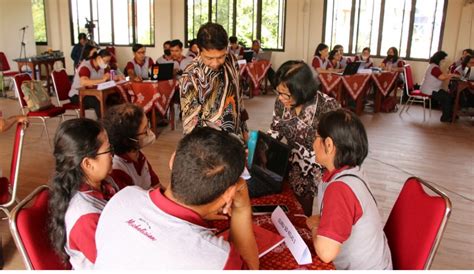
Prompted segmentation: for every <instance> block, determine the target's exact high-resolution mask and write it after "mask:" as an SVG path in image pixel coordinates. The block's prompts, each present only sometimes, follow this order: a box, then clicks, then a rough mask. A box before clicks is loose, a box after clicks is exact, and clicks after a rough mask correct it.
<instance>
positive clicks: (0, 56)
mask: <svg viewBox="0 0 474 274" xmlns="http://www.w3.org/2000/svg"><path fill="white" fill-rule="evenodd" d="M9 70H10V64H8V59H7V57H6V56H5V53H3V52H2V51H0V71H9Z"/></svg>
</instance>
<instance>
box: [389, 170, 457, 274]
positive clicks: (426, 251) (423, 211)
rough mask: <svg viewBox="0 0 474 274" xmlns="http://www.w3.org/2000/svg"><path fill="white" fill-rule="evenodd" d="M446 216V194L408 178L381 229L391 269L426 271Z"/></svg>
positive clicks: (449, 207) (447, 209)
mask: <svg viewBox="0 0 474 274" xmlns="http://www.w3.org/2000/svg"><path fill="white" fill-rule="evenodd" d="M423 186H425V187H426V188H428V189H430V190H431V191H433V192H434V193H435V194H437V196H431V195H429V194H428V193H426V192H425V190H424V189H423ZM450 214H451V201H450V200H449V198H448V197H447V196H446V194H444V193H443V192H441V191H440V190H438V189H437V188H435V187H434V186H432V185H430V184H428V183H426V182H424V181H422V180H421V179H419V178H416V177H411V178H408V179H407V181H406V182H405V185H404V186H403V188H402V190H401V191H400V195H399V196H398V198H397V201H396V202H395V205H394V206H393V208H392V211H391V212H390V215H389V217H388V220H387V223H386V224H385V227H384V231H385V235H386V236H387V240H388V245H389V247H390V251H391V253H392V262H393V269H396V270H399V269H400V270H401V269H414V270H415V269H429V268H430V266H431V263H432V262H433V258H434V256H435V254H436V250H437V249H438V246H439V243H440V241H441V237H442V236H443V233H444V230H445V228H446V223H447V222H448V218H449V215H450Z"/></svg>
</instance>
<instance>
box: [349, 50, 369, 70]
mask: <svg viewBox="0 0 474 274" xmlns="http://www.w3.org/2000/svg"><path fill="white" fill-rule="evenodd" d="M354 61H355V62H358V61H359V62H364V68H365V69H369V68H371V67H373V66H374V62H373V61H372V58H370V48H369V47H365V48H364V49H363V50H362V53H361V54H360V55H356V56H355V57H354Z"/></svg>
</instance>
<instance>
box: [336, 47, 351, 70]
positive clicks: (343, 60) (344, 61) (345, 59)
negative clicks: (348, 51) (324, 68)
mask: <svg viewBox="0 0 474 274" xmlns="http://www.w3.org/2000/svg"><path fill="white" fill-rule="evenodd" d="M332 50H337V51H339V54H340V55H341V60H340V61H339V63H340V65H341V68H342V69H343V68H345V67H346V65H347V63H349V62H350V60H349V59H347V58H346V57H344V47H343V46H342V45H335V46H334V47H333V48H332Z"/></svg>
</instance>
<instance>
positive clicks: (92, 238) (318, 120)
mask: <svg viewBox="0 0 474 274" xmlns="http://www.w3.org/2000/svg"><path fill="white" fill-rule="evenodd" d="M227 39H228V38H227V33H226V31H225V29H224V28H223V27H222V26H221V25H219V24H215V23H207V24H205V25H203V26H201V28H200V30H199V32H198V35H197V41H198V42H197V43H198V47H199V49H200V51H201V53H200V57H198V58H199V59H202V60H201V61H202V64H201V63H200V64H199V66H202V70H203V72H202V73H200V74H198V75H197V76H199V77H200V76H202V75H204V76H205V75H208V74H209V75H211V76H213V75H215V74H220V73H222V74H224V75H226V76H232V77H237V78H235V79H233V78H232V79H231V78H229V77H221V78H219V77H217V78H216V77H214V78H212V80H215V81H216V82H215V83H214V82H212V83H211V84H212V87H211V88H215V89H216V93H212V94H210V95H209V96H207V97H204V98H203V100H205V101H204V106H205V105H206V104H207V103H209V104H210V106H211V107H212V108H215V104H218V103H219V102H225V103H226V104H225V105H223V107H224V108H225V111H224V112H222V113H215V112H211V115H213V116H216V115H217V116H219V115H220V116H219V117H218V118H217V122H215V123H214V124H213V123H212V121H214V120H215V119H214V120H211V118H206V117H207V116H205V115H207V109H203V110H201V112H202V113H201V112H199V111H198V110H196V111H194V108H192V109H193V111H184V112H183V123H184V121H186V120H188V118H189V117H193V116H192V115H194V114H195V113H200V114H199V115H198V118H202V119H206V120H205V121H203V122H202V123H199V122H194V123H188V124H186V125H187V127H186V128H185V130H184V134H185V136H184V137H183V138H182V139H181V140H180V141H179V143H178V145H177V148H176V151H175V153H174V154H173V156H172V157H171V159H170V165H169V166H170V170H171V181H170V182H163V181H160V180H159V179H158V176H157V175H156V173H155V172H154V171H153V167H152V166H151V165H150V164H149V162H148V160H147V159H146V157H145V155H144V154H143V153H142V152H141V149H143V148H144V147H146V146H148V145H149V144H151V143H152V142H153V141H154V140H155V136H154V134H153V133H152V132H151V130H150V129H149V128H148V124H147V119H146V116H145V114H144V113H143V109H142V108H140V107H138V106H136V105H133V104H120V105H116V106H113V107H111V108H108V110H107V111H106V114H105V115H104V117H103V118H102V119H101V120H99V121H94V120H90V119H85V118H80V119H73V120H68V121H65V122H63V123H62V124H61V125H60V126H59V128H58V130H57V132H56V135H55V138H54V157H55V160H56V161H55V163H56V165H55V171H54V174H53V176H52V180H51V182H50V185H51V196H50V213H51V221H50V236H51V237H50V238H51V242H52V243H53V245H54V248H55V250H56V251H57V252H58V254H60V255H61V256H62V258H63V259H64V260H65V261H68V262H69V263H70V264H71V265H72V267H73V268H74V269H91V268H97V269H156V268H160V269H175V268H181V269H245V268H248V269H258V268H259V259H258V251H257V246H256V240H255V237H254V234H253V230H252V211H251V201H250V199H249V195H248V189H247V184H248V183H250V181H247V182H246V181H245V180H243V179H242V178H241V177H240V176H241V175H242V174H243V171H244V169H245V166H246V153H245V148H244V145H243V142H242V140H246V138H245V135H246V134H245V132H244V131H245V126H244V125H243V124H241V123H238V122H239V121H240V120H239V119H238V118H237V119H236V120H235V121H237V122H234V123H230V122H229V121H234V120H233V119H234V118H232V119H231V118H229V117H228V116H239V115H241V112H239V111H235V112H230V111H229V110H228V107H227V106H232V105H235V104H236V103H237V99H238V95H236V94H238V92H239V91H238V90H234V86H238V73H236V72H234V71H232V73H229V72H228V71H229V70H233V69H235V66H233V65H232V64H234V63H235V62H236V58H233V57H232V58H229V56H228V55H227ZM99 56H100V53H99ZM104 59H105V60H104ZM106 61H107V56H104V57H99V59H97V60H96V61H95V62H98V64H97V65H99V64H101V63H102V62H106ZM192 64H194V63H192ZM190 66H192V65H190ZM189 69H190V68H189V67H188V68H187V69H186V71H187V70H189ZM186 77H188V78H189V77H191V76H186V75H185V74H183V77H182V79H184V78H186ZM186 79H187V78H186ZM186 79H185V80H186ZM206 79H207V78H206ZM206 79H204V80H206ZM219 81H226V82H224V83H225V85H223V84H222V82H219ZM181 82H182V84H183V85H185V84H186V83H187V81H181ZM273 84H274V86H275V90H276V92H277V93H278V97H277V98H276V100H275V112H274V117H273V120H272V124H271V125H270V129H269V132H268V133H269V134H270V135H271V136H273V137H275V138H277V139H279V140H281V139H283V138H284V139H285V140H286V142H287V144H288V145H289V146H290V148H291V151H292V152H291V153H292V155H291V157H290V159H289V162H290V171H289V175H288V182H289V184H290V186H291V187H292V189H293V190H294V193H295V196H296V198H297V200H298V201H299V202H300V204H301V205H302V207H303V210H304V212H305V215H307V216H308V219H307V225H308V228H309V229H310V230H311V233H312V236H313V244H314V248H315V251H316V253H317V255H318V256H319V258H320V259H321V260H322V261H324V262H331V261H332V262H333V263H334V265H335V267H336V268H337V269H391V268H392V262H391V255H390V249H389V247H388V244H387V240H386V237H385V235H384V232H383V224H382V220H381V218H380V215H379V213H378V209H377V204H376V202H375V200H374V199H373V195H372V194H371V190H370V187H369V186H368V185H367V184H366V183H365V182H366V179H365V178H364V175H363V171H362V170H363V169H362V167H361V165H362V163H363V161H364V159H365V158H366V156H367V153H368V140H367V134H366V131H365V128H364V126H363V124H362V123H361V121H360V120H359V118H358V117H357V116H356V115H354V114H353V113H351V112H349V111H347V110H343V109H341V108H340V105H339V104H338V103H337V102H336V101H335V100H334V99H333V98H329V97H328V96H326V95H325V94H323V93H321V92H320V91H318V90H317V84H316V81H315V79H314V77H313V73H312V71H311V68H310V66H309V65H307V64H306V63H304V62H302V61H287V62H285V63H284V64H282V65H281V66H280V68H279V69H278V70H277V72H276V75H275V81H274V83H273ZM206 87H207V85H206ZM221 87H228V88H224V89H223V90H224V91H228V90H234V91H235V93H231V94H230V95H229V96H237V99H236V98H234V101H231V100H232V98H230V97H223V98H220V97H219V98H217V97H216V94H217V93H219V92H220V88H221ZM181 88H183V87H181ZM183 94H184V95H185V93H183ZM198 95H199V96H200V93H197V95H196V96H195V97H198ZM224 95H227V93H224ZM182 98H183V97H181V99H182ZM201 99H202V98H201V97H199V98H195V100H201ZM190 100H191V99H190ZM213 100H215V101H213ZM208 101H209V102H208ZM199 102H200V104H201V107H202V106H203V102H201V101H199ZM181 103H182V109H183V100H182V102H181ZM221 104H222V103H221ZM239 104H240V102H239ZM184 109H185V108H184ZM238 110H239V109H238ZM219 121H224V122H222V123H219ZM237 128H241V130H237ZM313 171H314V172H313ZM316 197H317V199H315V198H316ZM313 201H317V203H318V205H319V207H318V208H319V210H318V212H312V208H313V206H312V205H313ZM341 201H344V203H341ZM216 219H219V220H221V219H228V220H229V223H230V237H229V240H228V241H227V240H224V239H223V238H222V237H219V235H215V231H214V230H213V229H212V227H209V226H208V222H207V221H208V220H216Z"/></svg>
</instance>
